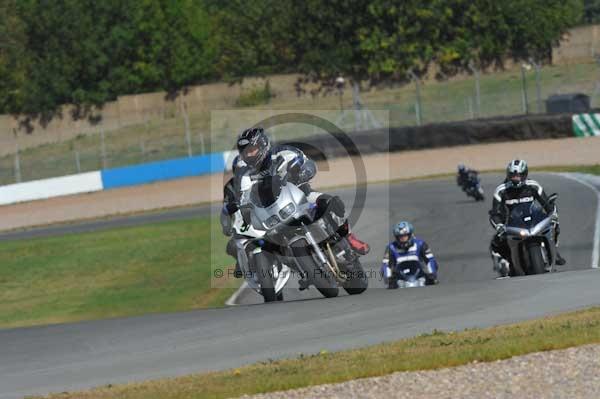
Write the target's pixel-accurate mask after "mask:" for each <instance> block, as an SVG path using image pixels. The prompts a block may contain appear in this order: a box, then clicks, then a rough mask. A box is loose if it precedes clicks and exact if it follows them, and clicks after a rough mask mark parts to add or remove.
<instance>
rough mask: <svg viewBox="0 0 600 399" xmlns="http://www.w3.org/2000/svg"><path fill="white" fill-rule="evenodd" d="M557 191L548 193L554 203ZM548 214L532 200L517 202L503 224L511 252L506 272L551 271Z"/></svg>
mask: <svg viewBox="0 0 600 399" xmlns="http://www.w3.org/2000/svg"><path fill="white" fill-rule="evenodd" d="M557 198H558V194H552V195H551V196H550V197H549V201H551V203H554V202H555V201H556V199H557ZM554 228H555V225H554V223H552V216H551V215H548V214H547V213H546V212H545V211H544V209H543V208H542V207H541V206H540V205H539V204H538V203H536V202H527V203H522V204H518V205H516V206H515V207H513V209H512V210H511V212H510V215H509V217H508V221H507V223H506V240H507V242H508V247H509V248H510V253H511V262H510V275H511V276H523V275H529V274H542V273H545V272H550V271H553V269H554V264H555V261H556V243H555V242H554V237H555V235H554Z"/></svg>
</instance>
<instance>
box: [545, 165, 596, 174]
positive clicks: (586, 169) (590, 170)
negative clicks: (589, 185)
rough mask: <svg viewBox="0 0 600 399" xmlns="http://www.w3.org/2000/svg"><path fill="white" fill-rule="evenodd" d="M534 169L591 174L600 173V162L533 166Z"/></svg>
mask: <svg viewBox="0 0 600 399" xmlns="http://www.w3.org/2000/svg"><path fill="white" fill-rule="evenodd" d="M533 170H544V171H548V172H569V173H587V174H590V175H600V164H596V165H575V166H552V167H545V168H533Z"/></svg>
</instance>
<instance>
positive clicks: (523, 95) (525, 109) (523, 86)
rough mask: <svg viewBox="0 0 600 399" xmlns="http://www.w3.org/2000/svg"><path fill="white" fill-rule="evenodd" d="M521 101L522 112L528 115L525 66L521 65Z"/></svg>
mask: <svg viewBox="0 0 600 399" xmlns="http://www.w3.org/2000/svg"><path fill="white" fill-rule="evenodd" d="M521 100H522V101H523V112H525V114H526V115H527V114H529V104H528V102H529V100H528V99H527V78H526V77H525V65H524V64H522V63H521Z"/></svg>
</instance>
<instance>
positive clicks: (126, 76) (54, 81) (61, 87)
mask: <svg viewBox="0 0 600 399" xmlns="http://www.w3.org/2000/svg"><path fill="white" fill-rule="evenodd" d="M15 3H16V4H15V10H16V14H17V16H18V17H19V19H20V20H21V21H22V24H23V27H24V37H25V40H24V44H23V51H22V52H21V53H19V54H13V57H17V61H18V63H19V64H21V65H25V70H24V72H23V73H24V74H25V76H26V79H24V80H23V81H21V82H20V83H19V90H18V91H19V93H21V99H20V101H14V100H11V104H12V105H11V106H7V105H6V104H4V103H3V108H2V109H1V110H0V111H3V112H6V111H9V112H18V113H23V114H27V115H40V116H41V118H42V120H46V119H49V118H50V117H52V116H53V113H54V112H55V110H56V109H57V108H58V107H59V105H60V104H64V103H72V104H77V105H81V106H82V109H84V110H86V109H89V108H90V107H91V106H101V105H102V104H103V103H105V102H106V101H109V100H113V99H115V98H116V97H117V96H118V95H121V94H132V93H141V92H148V91H157V90H167V91H169V92H175V91H177V90H178V89H180V88H182V87H184V86H185V85H188V84H191V83H197V82H203V81H208V80H210V79H215V78H216V75H215V74H214V68H213V63H214V50H213V49H211V47H210V46H209V45H207V43H208V41H209V40H208V35H209V32H210V29H209V19H208V14H207V13H206V11H205V10H204V9H203V7H202V3H199V2H197V1H194V0H139V1H137V0H126V1H123V0H103V1H94V0H63V1H55V2H47V1H43V0H21V1H18V2H15ZM9 58H10V57H9ZM15 62H16V61H15V60H14V59H13V64H14V63H15ZM0 90H2V91H0V98H2V99H6V98H9V96H8V92H7V91H6V90H4V87H3V86H2V88H0Z"/></svg>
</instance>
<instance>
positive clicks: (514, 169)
mask: <svg viewBox="0 0 600 399" xmlns="http://www.w3.org/2000/svg"><path fill="white" fill-rule="evenodd" d="M528 174H529V168H528V167H527V162H526V161H524V160H522V159H513V160H512V161H510V162H509V163H508V166H507V167H506V182H507V183H509V184H512V185H513V187H521V186H523V185H524V184H525V181H526V180H527V175H528Z"/></svg>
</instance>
